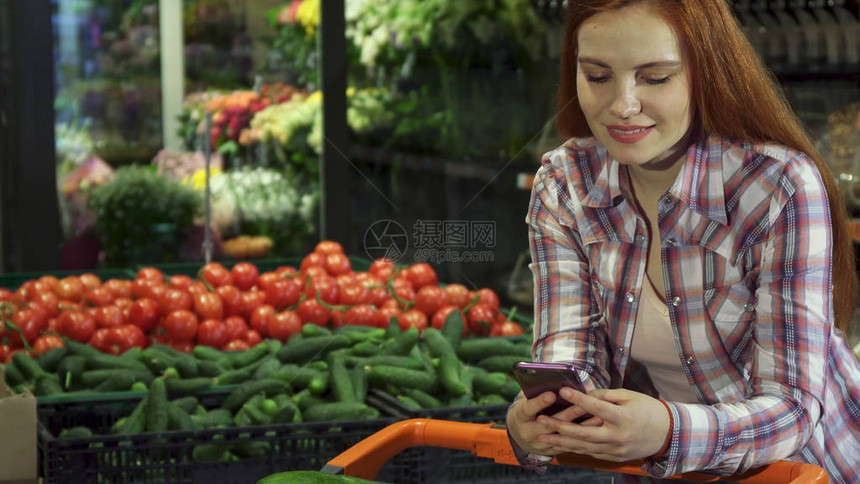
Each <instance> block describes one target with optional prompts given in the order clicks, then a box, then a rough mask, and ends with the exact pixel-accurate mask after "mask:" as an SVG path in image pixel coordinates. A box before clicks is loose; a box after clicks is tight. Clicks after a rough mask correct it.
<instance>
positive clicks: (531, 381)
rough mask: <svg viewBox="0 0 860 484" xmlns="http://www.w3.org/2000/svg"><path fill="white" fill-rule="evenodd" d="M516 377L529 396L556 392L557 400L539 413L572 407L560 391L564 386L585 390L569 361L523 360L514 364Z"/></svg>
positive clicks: (544, 413) (555, 411)
mask: <svg viewBox="0 0 860 484" xmlns="http://www.w3.org/2000/svg"><path fill="white" fill-rule="evenodd" d="M513 371H514V377H516V379H517V381H518V382H519V384H520V388H521V389H522V390H523V393H524V394H525V396H527V397H528V398H535V397H537V396H539V395H541V394H542V393H545V392H554V393H555V394H556V401H555V402H554V403H553V404H552V405H550V406H549V407H547V408H545V409H543V410H541V411H540V412H539V413H538V415H548V416H550V417H551V416H553V415H555V414H557V413H558V412H561V411H562V410H564V409H566V408H568V407H570V405H571V404H570V402H568V401H567V400H564V399H563V398H561V396H560V395H559V394H558V392H559V391H560V390H561V389H562V388H563V387H570V388H573V389H575V390H579V391H581V392H585V387H584V386H583V384H582V381H580V379H579V375H578V374H577V372H576V368H574V367H573V365H569V364H567V363H532V362H528V361H521V362H519V363H517V364H515V365H514V369H513ZM589 418H591V415H583V416H582V417H579V418H577V419H576V420H574V422H576V423H580V422H584V421H586V420H588V419H589Z"/></svg>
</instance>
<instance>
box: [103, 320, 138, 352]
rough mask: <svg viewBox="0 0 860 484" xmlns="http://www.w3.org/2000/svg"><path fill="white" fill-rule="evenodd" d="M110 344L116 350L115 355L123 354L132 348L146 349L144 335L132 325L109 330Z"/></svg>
mask: <svg viewBox="0 0 860 484" xmlns="http://www.w3.org/2000/svg"><path fill="white" fill-rule="evenodd" d="M109 341H110V344H111V345H112V346H113V347H115V348H116V349H117V354H122V353H125V352H126V351H128V350H130V349H132V348H144V347H146V335H144V334H143V331H142V330H141V329H140V328H138V327H137V326H134V325H132V324H124V325H122V326H117V327H115V328H111V329H110V336H109Z"/></svg>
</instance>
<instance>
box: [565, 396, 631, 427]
mask: <svg viewBox="0 0 860 484" xmlns="http://www.w3.org/2000/svg"><path fill="white" fill-rule="evenodd" d="M561 396H562V398H564V399H565V400H567V401H568V402H570V403H572V404H574V405H576V406H578V407H581V408H582V409H583V410H585V411H586V412H588V413H590V414H591V415H593V416H595V417H600V418H602V419H603V420H604V421H607V422H617V421H618V420H619V418H620V417H621V415H620V410H619V407H618V405H615V404H613V403H609V402H607V401H603V400H600V399H598V398H595V397H593V396H591V395H586V394H585V393H582V392H580V391H577V390H574V389H572V388H562V390H561Z"/></svg>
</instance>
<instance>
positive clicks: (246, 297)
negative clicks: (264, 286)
mask: <svg viewBox="0 0 860 484" xmlns="http://www.w3.org/2000/svg"><path fill="white" fill-rule="evenodd" d="M264 304H266V293H265V292H263V291H248V292H243V293H242V303H241V305H240V306H239V315H240V316H242V317H243V318H245V319H246V320H250V319H251V313H253V312H254V310H255V309H257V308H258V307H260V306H262V305H264Z"/></svg>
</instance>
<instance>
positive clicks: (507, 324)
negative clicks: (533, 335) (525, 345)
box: [490, 320, 524, 336]
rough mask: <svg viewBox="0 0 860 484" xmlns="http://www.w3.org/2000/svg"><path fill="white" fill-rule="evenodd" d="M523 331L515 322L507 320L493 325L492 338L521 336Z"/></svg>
mask: <svg viewBox="0 0 860 484" xmlns="http://www.w3.org/2000/svg"><path fill="white" fill-rule="evenodd" d="M523 331H524V330H523V327H522V326H520V325H519V324H517V323H516V322H515V321H510V320H505V321H503V322H501V323H499V322H497V323H495V324H493V329H492V330H491V331H490V336H519V335H521V334H523ZM494 333H495V334H494Z"/></svg>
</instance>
